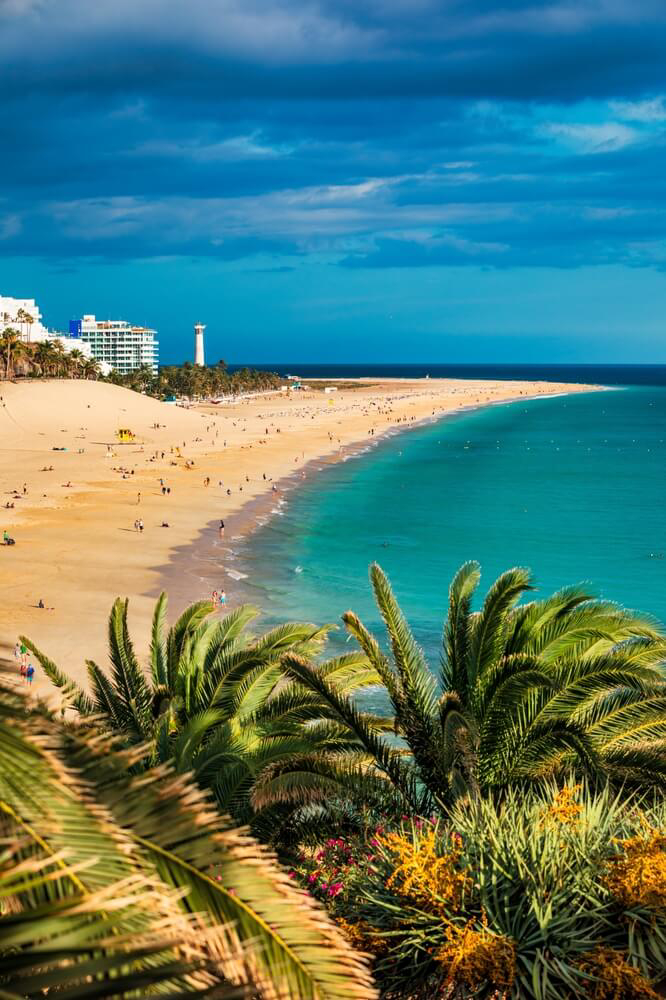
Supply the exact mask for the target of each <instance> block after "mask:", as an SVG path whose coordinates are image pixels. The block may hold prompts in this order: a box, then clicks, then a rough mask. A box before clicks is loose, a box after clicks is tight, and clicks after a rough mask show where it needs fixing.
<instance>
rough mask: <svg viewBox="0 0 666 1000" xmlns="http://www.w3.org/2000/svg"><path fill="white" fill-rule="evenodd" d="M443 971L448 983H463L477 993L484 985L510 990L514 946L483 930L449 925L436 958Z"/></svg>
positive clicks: (513, 977) (497, 935) (481, 928)
mask: <svg viewBox="0 0 666 1000" xmlns="http://www.w3.org/2000/svg"><path fill="white" fill-rule="evenodd" d="M435 958H436V959H437V961H438V962H440V963H441V964H442V965H443V966H444V968H445V970H446V976H447V980H448V981H449V982H452V983H456V984H461V983H463V984H464V985H465V986H467V987H468V988H469V989H472V990H477V989H478V988H479V987H480V986H482V985H483V984H484V983H492V985H493V986H494V987H495V988H496V989H501V990H510V989H511V987H512V986H513V981H514V979H515V975H516V946H515V943H514V942H513V941H512V940H511V939H510V938H507V937H503V936H502V935H501V934H493V933H492V932H491V931H489V930H488V928H487V927H485V926H483V925H482V926H480V927H479V926H477V927H474V926H473V922H472V921H470V923H468V924H465V926H464V927H456V926H454V925H453V924H449V925H448V926H447V928H446V943H445V944H444V945H442V947H441V948H440V950H439V951H438V952H437V954H436V955H435Z"/></svg>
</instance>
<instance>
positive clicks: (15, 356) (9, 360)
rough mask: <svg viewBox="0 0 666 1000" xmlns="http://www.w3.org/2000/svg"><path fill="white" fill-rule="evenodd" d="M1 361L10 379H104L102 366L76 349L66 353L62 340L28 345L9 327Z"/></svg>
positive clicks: (0, 339)
mask: <svg viewBox="0 0 666 1000" xmlns="http://www.w3.org/2000/svg"><path fill="white" fill-rule="evenodd" d="M0 359H1V360H2V367H3V374H4V377H5V378H6V379H8V378H12V377H17V376H20V377H27V378H84V379H94V380H97V379H99V378H101V369H100V366H99V364H98V363H97V362H96V361H95V360H94V359H93V358H88V357H86V356H85V354H83V352H82V351H79V350H78V349H77V348H74V349H73V350H71V351H66V350H65V348H64V347H63V345H62V343H61V342H60V341H59V340H42V341H39V342H38V343H36V344H28V343H26V342H25V341H23V340H22V339H21V336H20V334H19V332H18V330H15V329H13V328H12V327H6V328H5V329H4V331H3V333H2V334H1V335H0Z"/></svg>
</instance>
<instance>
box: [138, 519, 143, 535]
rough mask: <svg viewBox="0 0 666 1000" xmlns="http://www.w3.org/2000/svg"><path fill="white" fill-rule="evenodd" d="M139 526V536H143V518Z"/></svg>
mask: <svg viewBox="0 0 666 1000" xmlns="http://www.w3.org/2000/svg"><path fill="white" fill-rule="evenodd" d="M138 525H139V534H141V533H142V532H143V521H142V520H141V518H139V521H138Z"/></svg>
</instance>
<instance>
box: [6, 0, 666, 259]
mask: <svg viewBox="0 0 666 1000" xmlns="http://www.w3.org/2000/svg"><path fill="white" fill-rule="evenodd" d="M665 43H666V8H664V6H663V5H662V4H656V3H652V2H650V0H634V2H632V3H629V2H625V0H578V2H577V3H576V4H571V3H570V2H567V3H564V2H560V0H554V2H552V3H527V2H517V0H514V2H504V3H503V4H501V5H499V4H497V3H492V2H489V0H476V2H473V3H470V2H465V3H463V2H452V0H440V2H435V0H432V2H431V0H409V2H407V0H374V2H373V0H370V2H368V3H366V4H362V5H361V4H358V3H352V2H351V0H349V2H348V0H336V2H332V0H331V2H329V3H325V2H320V3H306V2H295V0H291V2H289V0H283V2H279V0H218V2H216V3H210V2H209V0H191V2H189V3H188V4H186V5H185V4H182V3H176V2H175V0H155V2H153V3H150V4H148V3H146V4H136V2H134V0H132V2H130V0H114V2H113V3H111V2H110V0H98V2H97V3H96V4H90V3H88V2H86V3H84V2H83V0H58V2H55V0H39V2H37V0H35V2H33V0H0V91H1V92H2V95H3V99H2V103H1V104H0V134H2V135H3V138H4V142H3V155H2V157H1V158H0V184H1V186H0V253H1V254H5V255H16V254H40V255H45V256H54V257H57V258H58V259H62V258H67V257H71V258H75V257H79V256H81V257H85V256H102V257H106V258H111V259H115V258H123V257H135V256H136V257H151V256H161V255H174V254H186V255H190V254H193V253H196V254H198V255H210V256H215V257H219V258H221V259H225V260H230V259H238V258H243V257H252V256H253V255H256V254H261V253H271V254H283V255H285V256H294V255H295V256H297V257H302V256H303V255H313V254H314V255H324V257H325V259H329V260H333V261H339V262H340V263H341V264H342V265H344V266H345V267H354V268H358V267H373V268H375V267H395V266H401V267H402V266H421V265H430V266H432V265H442V264H449V263H476V264H479V263H482V264H487V265H489V266H493V267H509V266H523V265H525V264H528V263H529V264H544V265H546V264H547V265H549V266H552V265H555V266H562V267H573V266H576V267H577V266H581V265H584V264H590V263H607V262H623V263H628V264H631V265H635V266H645V265H649V266H656V267H660V266H662V261H663V258H664V251H663V249H662V246H661V232H663V221H664V220H663V216H662V209H661V206H663V204H664V193H665V192H664V185H665V183H666V181H665V180H664V178H665V177H666V172H665V171H664V139H663V132H664V128H665V127H666V111H664V104H663V103H662V102H661V99H660V93H661V90H662V87H663V85H664V81H663V52H664V45H665ZM276 266H277V268H278V269H280V267H281V266H283V267H290V266H291V264H289V263H284V265H276Z"/></svg>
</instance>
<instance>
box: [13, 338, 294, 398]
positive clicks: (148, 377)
mask: <svg viewBox="0 0 666 1000" xmlns="http://www.w3.org/2000/svg"><path fill="white" fill-rule="evenodd" d="M0 371H1V373H2V377H3V378H5V379H10V378H68V379H71V378H75V379H79V378H81V379H94V380H95V381H97V380H100V381H103V382H111V383H112V384H113V385H119V386H123V387H124V388H126V389H133V390H134V391H135V392H142V393H145V394H146V395H147V396H153V397H154V398H155V399H166V398H167V397H185V398H187V399H210V398H214V397H216V396H240V395H244V394H245V393H249V392H266V391H268V390H275V389H279V388H280V386H281V385H283V384H284V379H283V378H282V377H281V376H280V375H276V374H275V373H274V372H263V371H257V370H255V369H253V368H242V369H239V370H238V371H235V372H229V371H228V370H227V366H226V363H225V362H224V361H219V362H218V363H217V364H215V365H210V366H208V367H206V368H202V367H199V366H198V365H193V364H192V363H191V362H189V361H187V362H185V364H183V365H164V366H162V367H161V368H160V370H159V372H158V373H157V374H156V373H155V372H154V371H153V369H152V368H151V367H150V366H149V365H141V366H139V367H138V368H136V369H135V370H134V371H131V372H128V373H127V374H125V375H121V374H120V373H119V372H116V371H112V372H111V373H110V374H109V375H106V376H105V375H103V374H102V369H101V367H100V365H99V363H98V362H97V361H95V360H94V358H89V357H86V355H85V354H83V352H82V351H80V350H79V349H78V348H76V347H75V348H73V349H72V350H66V349H65V347H64V346H63V344H62V343H61V341H59V340H57V339H53V340H44V341H39V342H38V343H35V344H30V343H26V342H25V341H24V340H22V338H21V335H20V333H19V331H18V330H16V329H14V328H13V327H5V328H4V329H3V331H2V333H1V334H0Z"/></svg>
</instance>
